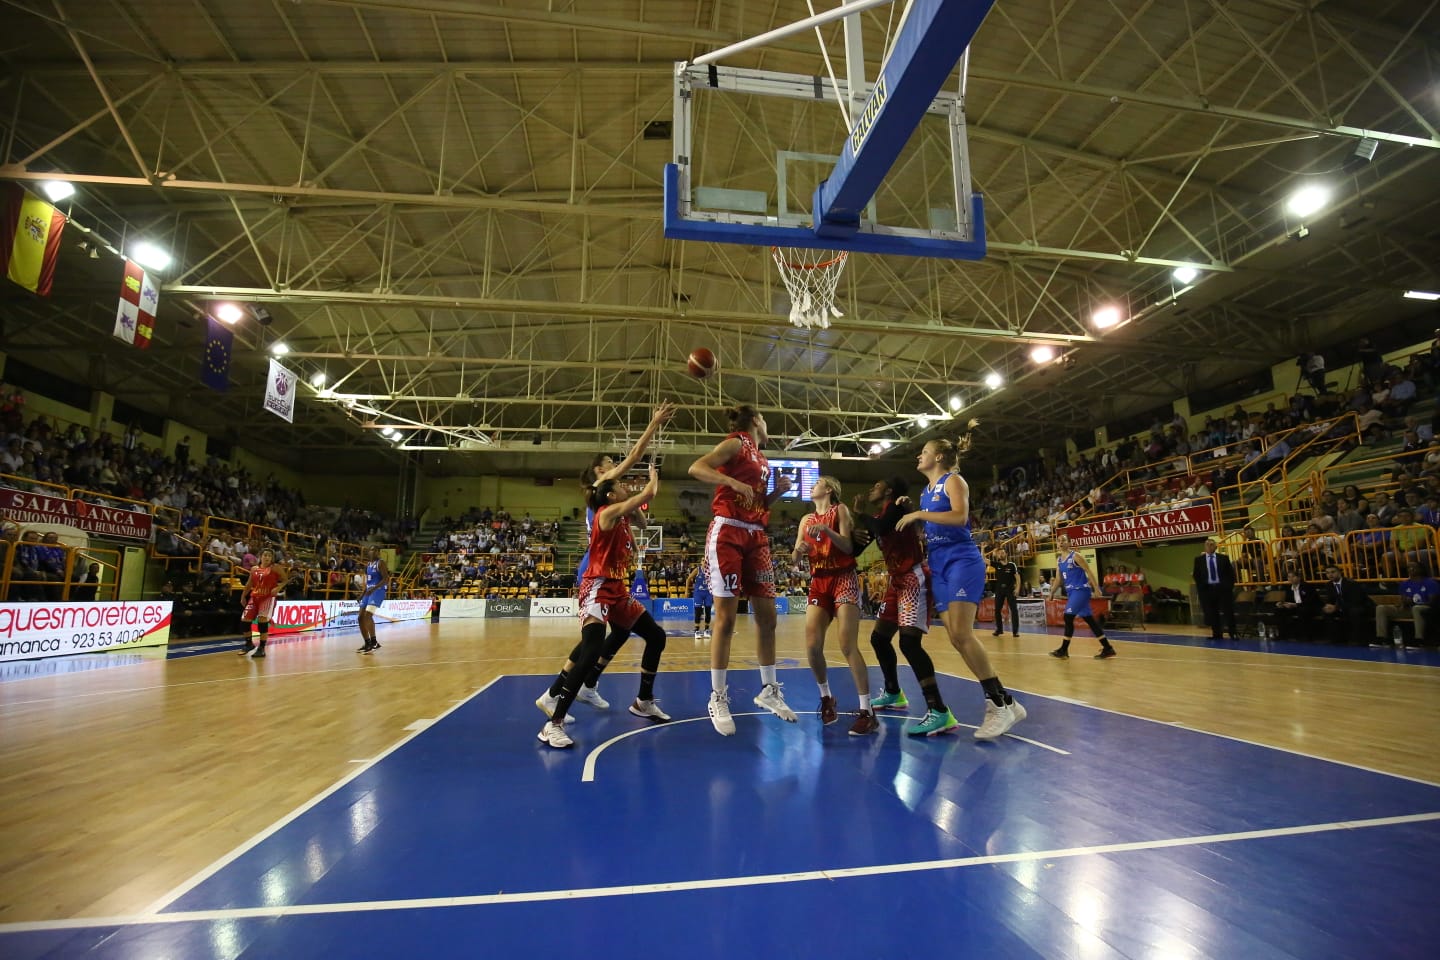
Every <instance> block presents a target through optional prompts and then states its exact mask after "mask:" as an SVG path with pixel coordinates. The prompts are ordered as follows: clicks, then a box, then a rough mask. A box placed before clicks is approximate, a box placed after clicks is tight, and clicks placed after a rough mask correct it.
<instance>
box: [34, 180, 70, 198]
mask: <svg viewBox="0 0 1440 960" xmlns="http://www.w3.org/2000/svg"><path fill="white" fill-rule="evenodd" d="M40 189H41V190H42V191H43V192H44V193H45V196H47V197H49V198H50V202H51V203H59V202H60V201H61V200H66V199H69V198H70V197H73V196H74V195H75V187H74V186H73V185H71V183H70V182H69V181H68V180H42V181H40Z"/></svg>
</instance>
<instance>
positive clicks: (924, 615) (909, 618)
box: [876, 566, 931, 633]
mask: <svg viewBox="0 0 1440 960" xmlns="http://www.w3.org/2000/svg"><path fill="white" fill-rule="evenodd" d="M930 607H931V600H930V571H929V570H928V569H926V568H925V567H924V566H919V567H911V568H910V569H909V570H908V571H906V572H905V573H902V574H900V575H899V576H895V575H893V574H892V575H891V577H890V586H889V587H887V588H886V590H885V599H884V600H883V601H882V602H881V603H880V612H879V613H878V614H877V615H876V619H877V620H884V621H885V622H886V623H894V624H898V625H899V626H901V627H913V628H915V629H916V630H919V631H920V632H921V633H925V632H926V630H927V629H928V628H929V626H930Z"/></svg>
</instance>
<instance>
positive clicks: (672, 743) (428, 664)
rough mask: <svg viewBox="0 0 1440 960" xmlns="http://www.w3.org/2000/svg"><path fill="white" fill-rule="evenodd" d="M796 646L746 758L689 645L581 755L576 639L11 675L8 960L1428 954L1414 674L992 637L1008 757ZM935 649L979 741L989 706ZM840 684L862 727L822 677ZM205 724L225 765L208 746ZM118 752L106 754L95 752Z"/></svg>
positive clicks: (540, 630) (1425, 801)
mask: <svg viewBox="0 0 1440 960" xmlns="http://www.w3.org/2000/svg"><path fill="white" fill-rule="evenodd" d="M482 624H483V625H482ZM672 626H673V625H672ZM800 628H801V624H800V621H799V618H782V621H781V633H780V650H781V655H782V660H781V667H782V669H781V674H780V676H781V680H782V681H783V682H785V683H786V684H787V694H788V696H789V699H790V701H791V702H792V704H794V705H795V706H796V707H797V709H799V710H801V711H802V712H801V714H800V720H799V722H798V723H796V724H793V725H792V724H786V723H783V722H782V721H780V720H778V719H777V718H775V717H773V716H770V715H768V714H763V715H762V714H761V712H759V711H758V708H753V712H752V711H746V710H742V709H741V707H740V705H741V704H747V703H748V699H749V697H750V696H752V695H753V694H754V693H755V692H756V688H758V683H759V681H758V674H757V673H756V672H755V671H754V670H753V664H752V663H747V662H737V663H736V664H735V667H736V669H735V670H734V671H733V672H732V691H733V698H734V701H735V703H736V705H737V707H736V711H737V727H738V730H737V735H736V736H734V737H733V738H726V737H720V736H718V735H716V733H715V732H714V731H713V730H712V729H711V726H710V723H709V721H708V718H707V717H706V715H705V699H706V696H707V695H708V692H709V676H708V673H707V672H706V670H705V667H706V666H707V660H708V656H707V653H708V652H707V650H706V645H705V644H704V643H703V642H697V641H695V640H693V639H692V638H690V637H689V636H688V635H686V634H684V633H681V632H680V631H676V630H673V629H672V636H671V638H670V640H669V648H668V650H667V653H666V658H665V663H664V665H663V666H662V673H661V676H660V678H659V681H658V683H657V694H658V695H659V696H660V697H662V702H663V706H664V707H665V709H666V710H667V712H669V713H670V714H671V715H672V716H673V717H674V718H675V719H674V720H673V721H672V722H671V723H668V724H654V725H652V724H649V723H647V722H646V721H642V720H640V719H637V718H635V717H632V716H631V715H629V714H628V713H627V712H625V710H624V704H625V703H626V702H627V696H628V695H631V694H633V684H634V683H635V681H636V675H635V674H634V672H633V671H634V670H635V668H636V663H637V661H636V657H637V656H638V651H635V650H631V649H630V648H627V649H626V650H625V651H623V652H622V654H621V656H620V658H619V659H617V662H616V665H615V667H613V668H612V670H611V671H610V672H609V673H607V675H606V677H605V678H604V679H603V680H602V682H601V685H600V688H601V690H602V692H603V693H604V694H605V695H606V696H607V697H608V698H609V699H610V702H611V705H610V708H609V709H608V710H605V711H598V710H594V709H592V708H590V707H588V706H585V705H577V707H576V712H577V715H578V720H577V722H576V723H575V724H574V726H573V735H574V737H575V739H576V746H575V748H574V749H571V750H567V751H555V750H551V749H549V748H547V747H546V746H544V745H543V744H540V743H538V742H536V739H535V733H536V731H537V730H538V729H539V727H540V725H541V724H542V722H543V719H544V718H543V717H542V716H541V714H540V713H539V711H538V710H536V708H535V706H534V704H533V700H534V698H535V696H536V695H537V693H538V692H539V691H540V690H541V689H542V688H543V686H544V685H545V683H546V682H547V680H548V675H547V673H546V671H547V669H553V668H554V667H555V666H557V665H558V663H559V661H560V660H562V659H563V658H564V655H565V653H566V652H568V649H569V646H570V645H571V644H572V643H573V633H574V631H573V628H572V625H571V624H570V623H569V622H568V621H549V622H546V621H529V622H528V623H526V622H522V621H514V622H510V621H490V622H483V621H471V622H463V621H458V622H457V621H446V622H442V623H440V624H433V625H432V624H421V625H410V624H395V625H387V626H384V627H382V629H381V633H380V636H381V640H382V643H383V644H384V647H383V649H382V650H381V651H380V652H379V653H378V654H376V655H374V656H373V657H364V658H361V657H359V656H358V655H357V654H355V652H354V650H353V647H354V644H355V641H356V636H355V635H354V634H353V633H351V634H345V633H337V634H334V635H309V636H305V635H302V637H304V638H303V639H296V640H293V641H291V642H289V643H283V644H277V645H275V646H274V647H272V652H271V656H270V658H269V659H268V660H267V661H265V662H263V663H257V662H254V661H249V660H245V659H241V658H237V657H235V656H234V655H233V653H231V652H230V651H229V650H216V651H214V652H211V653H208V654H204V655H199V656H188V657H183V658H175V659H169V660H156V661H150V662H143V663H133V664H121V665H116V666H112V667H108V668H97V669H92V670H85V671H76V672H74V673H69V674H62V675H56V676H48V677H21V678H19V679H13V680H11V681H9V682H4V683H0V716H3V717H4V718H5V727H6V730H7V737H6V747H5V754H6V756H5V767H6V769H7V770H11V771H16V770H21V769H25V768H26V767H27V766H31V765H33V764H35V763H39V764H41V768H40V769H36V770H33V771H32V776H30V777H25V776H12V777H11V778H8V780H7V787H6V790H5V804H4V807H5V810H6V811H7V813H6V819H7V820H8V821H9V823H8V825H7V830H6V833H7V835H8V836H9V837H10V838H11V839H10V842H9V843H8V844H7V846H8V848H9V849H10V851H11V853H12V856H14V857H15V859H13V860H12V861H11V863H10V865H9V866H8V867H7V880H8V885H9V887H10V889H11V890H12V896H11V899H10V901H9V905H8V907H7V909H6V911H5V912H6V914H7V919H8V920H9V922H7V923H5V924H4V925H3V926H0V954H3V955H4V956H6V957H43V956H95V957H126V956H183V957H239V956H255V957H260V956H287V957H302V956H326V955H329V956H334V955H342V956H394V955H397V954H407V953H408V954H413V953H415V952H417V951H418V952H420V953H423V954H424V955H427V956H474V955H475V953H476V951H477V949H478V950H480V951H481V952H483V953H485V954H489V953H492V952H494V953H497V954H498V953H499V952H501V951H506V952H514V951H523V950H526V949H536V945H537V942H539V941H544V942H545V943H546V944H548V945H550V946H551V947H553V948H569V947H570V946H572V945H570V944H566V943H565V942H564V941H563V936H564V935H565V932H566V931H571V930H574V931H578V932H579V933H578V934H577V936H580V937H582V938H583V939H585V940H587V941H588V942H589V943H591V944H593V945H602V944H603V945H604V952H610V951H615V952H619V951H621V950H624V951H627V952H628V950H630V949H632V948H633V949H639V950H647V951H650V952H653V953H656V954H659V955H664V956H725V955H731V954H732V953H733V952H735V951H737V950H739V951H745V950H749V951H759V950H771V951H780V952H783V953H786V954H790V955H802V956H807V955H819V954H822V953H829V954H832V955H836V956H875V955H878V954H881V953H884V952H886V951H894V950H897V949H902V948H903V949H906V950H915V951H919V952H921V953H932V952H937V951H947V950H961V951H968V950H977V951H983V952H985V953H986V954H987V955H994V956H1006V957H1012V956H1013V957H1057V956H1097V957H1150V956H1246V957H1250V956H1255V957H1297V958H1298V957H1303V958H1315V957H1348V956H1356V955H1360V954H1362V953H1363V954H1364V955H1367V956H1377V957H1421V956H1426V955H1428V951H1429V947H1430V946H1431V945H1433V943H1434V942H1435V941H1436V938H1437V936H1440V922H1437V920H1436V914H1435V912H1434V911H1433V910H1431V909H1429V903H1430V900H1431V893H1432V891H1433V889H1434V881H1435V879H1436V866H1435V865H1436V864H1437V863H1440V769H1437V765H1436V761H1435V756H1434V750H1433V746H1432V745H1431V744H1430V743H1429V736H1428V734H1427V733H1426V731H1428V730H1433V729H1436V724H1437V722H1440V716H1437V712H1436V711H1437V707H1436V704H1437V697H1436V688H1437V685H1440V670H1437V669H1436V667H1435V666H1433V665H1431V666H1416V665H1409V664H1397V663H1394V662H1390V663H1384V662H1363V661H1334V660H1322V659H1317V658H1314V657H1309V656H1294V655H1286V654H1277V653H1273V652H1270V653H1261V652H1248V651H1236V650H1221V649H1215V648H1211V647H1206V646H1186V645H1180V644H1174V643H1164V642H1147V641H1155V640H1160V639H1163V638H1158V637H1157V638H1146V637H1139V636H1137V637H1135V638H1134V639H1125V635H1123V634H1117V646H1118V649H1119V650H1120V656H1119V657H1118V658H1116V659H1115V660H1114V661H1104V662H1097V661H1093V660H1090V659H1088V658H1087V657H1085V656H1083V653H1084V650H1083V641H1077V648H1076V650H1075V651H1074V652H1075V654H1076V656H1075V657H1073V658H1072V660H1070V661H1068V662H1059V661H1055V660H1053V659H1052V658H1050V657H1049V656H1048V655H1047V654H1046V651H1047V650H1048V649H1049V648H1050V647H1051V646H1053V643H1054V640H1053V638H1051V637H1047V636H1043V635H1040V634H1032V633H1027V634H1024V635H1022V636H1021V637H1020V638H1019V639H1018V640H1016V639H1008V638H1007V639H1003V640H999V641H995V642H994V643H992V644H991V645H990V646H991V650H992V657H993V658H994V660H995V663H996V666H997V668H998V669H999V670H1000V673H1001V676H1002V677H1003V678H1005V680H1006V683H1007V685H1008V686H1009V687H1010V688H1011V689H1012V690H1014V691H1015V693H1016V695H1017V697H1019V698H1020V699H1021V700H1022V702H1024V703H1025V705H1026V707H1027V709H1028V711H1029V717H1028V718H1027V720H1026V721H1024V722H1023V723H1022V724H1020V725H1019V726H1017V727H1016V728H1015V730H1014V731H1012V733H1011V734H1010V735H1007V736H1005V737H1003V738H1002V739H1001V740H1000V741H998V742H995V743H980V742H977V741H975V740H974V739H973V738H972V737H971V736H970V733H971V731H972V729H973V728H971V727H968V726H963V725H962V727H961V728H960V729H959V730H958V731H956V733H955V734H953V735H946V736H942V737H937V738H932V739H913V738H910V737H906V736H905V735H904V734H903V733H902V725H903V724H904V723H905V722H906V720H905V719H904V718H903V717H901V716H889V717H886V719H885V722H884V724H883V727H882V730H881V732H880V734H879V735H877V736H873V737H865V738H854V737H849V736H848V735H847V734H846V727H847V724H846V723H843V722H842V723H837V724H835V725H834V726H831V727H828V728H827V727H823V726H822V725H821V724H820V722H819V719H818V716H817V715H816V714H815V713H813V712H803V711H807V709H808V710H811V711H813V709H814V704H813V702H812V701H814V700H815V698H816V694H815V692H814V687H813V681H811V679H810V677H809V671H808V670H806V669H804V668H803V667H801V666H798V665H797V662H796V657H797V656H803V637H802V636H801V629H800ZM866 629H867V630H868V628H866ZM751 636H752V635H751V633H750V626H749V624H748V622H742V624H741V627H740V629H739V631H738V632H737V637H736V647H735V650H736V654H737V658H738V657H741V656H743V654H744V652H745V651H746V649H747V646H748V644H749V642H750V639H751ZM928 646H929V647H930V648H931V649H934V650H935V651H936V653H937V657H936V659H937V666H939V668H940V669H941V670H942V671H944V673H943V674H942V691H943V693H944V694H945V696H946V698H947V701H948V702H950V703H951V704H952V707H953V709H954V710H955V713H956V715H957V717H959V719H960V720H961V722H962V724H966V723H974V722H977V721H978V716H979V707H980V694H979V689H978V685H976V684H975V683H973V682H972V681H969V680H967V679H963V677H964V676H965V674H964V668H963V666H962V665H961V664H960V663H959V658H958V657H957V656H956V655H955V654H953V652H951V651H949V650H948V649H941V648H942V647H943V646H944V645H943V641H940V643H939V645H937V642H936V640H932V641H931V642H930V643H929V644H928ZM901 678H902V683H903V684H904V685H905V687H906V689H907V691H908V693H909V695H910V697H911V702H912V704H913V703H916V702H919V696H918V690H917V689H916V688H915V686H914V681H913V677H911V676H909V674H908V671H907V670H906V668H905V667H904V666H903V664H902V666H901ZM872 681H873V682H874V683H876V684H877V685H878V683H879V673H878V670H874V669H872ZM832 682H834V683H835V684H836V692H837V697H838V699H839V701H840V704H841V706H842V709H843V708H845V707H846V706H847V705H848V706H849V708H851V709H853V692H852V691H850V690H849V689H848V687H849V684H848V682H847V681H845V680H844V671H843V666H842V663H841V662H840V661H836V662H835V663H834V665H833V666H832ZM1182 692H1183V696H1182ZM1362 694H1363V695H1362ZM61 703H64V704H68V705H69V713H70V715H71V716H72V717H73V729H72V730H69V731H67V730H62V729H56V726H55V724H54V723H53V722H52V718H53V717H54V715H55V710H56V708H57V707H58V706H59V704H61ZM911 712H914V711H913V710H912V711H911ZM222 717H228V718H231V723H230V724H229V726H230V728H231V731H232V735H231V736H226V737H214V736H212V735H210V734H208V733H202V734H200V735H198V736H197V735H196V734H195V733H194V731H196V730H206V729H208V728H209V727H211V726H212V725H213V724H215V723H216V722H217V721H219V719H220V718H222ZM141 718H144V719H143V721H142V720H141ZM842 720H843V717H842ZM116 725H126V726H128V727H129V728H130V730H131V738H130V741H129V742H130V743H131V747H132V748H131V749H130V750H128V751H119V752H121V753H123V754H125V755H124V756H123V758H117V756H116V754H115V753H114V752H113V751H117V750H118V748H117V747H116V746H115V745H114V744H113V743H110V742H107V737H106V736H105V735H103V734H100V733H97V732H96V731H103V730H108V729H113V728H114V727H115V726H116ZM158 744H164V746H163V747H160V746H158ZM61 755H63V756H64V757H65V759H64V760H59V759H56V757H58V756H61ZM39 758H47V759H39ZM197 774H198V775H197ZM42 775H43V779H42ZM39 782H43V783H44V784H46V785H47V787H46V789H43V790H36V789H34V787H32V786H30V785H31V784H36V783H39ZM92 805H93V806H92ZM162 851H163V852H162ZM1337 902H1343V903H1345V904H1346V905H1347V909H1346V910H1344V911H1337V910H1336V909H1335V908H1334V905H1335V903H1337ZM47 913H48V914H49V916H48V917H47V916H46V914H47ZM562 925H563V926H562ZM1382 930H1383V933H1382ZM417 937H420V938H422V939H420V940H417ZM555 938H562V939H560V940H556V939H555ZM421 944H423V946H421ZM631 945H633V947H632V946H631Z"/></svg>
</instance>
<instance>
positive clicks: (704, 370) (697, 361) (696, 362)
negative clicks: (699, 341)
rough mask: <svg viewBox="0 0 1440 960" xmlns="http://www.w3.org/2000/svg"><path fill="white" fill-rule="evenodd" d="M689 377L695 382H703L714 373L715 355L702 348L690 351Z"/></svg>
mask: <svg viewBox="0 0 1440 960" xmlns="http://www.w3.org/2000/svg"><path fill="white" fill-rule="evenodd" d="M688 366H689V368H690V376H692V377H694V378H696V379H697V380H704V379H705V378H706V377H708V376H710V374H712V373H714V372H715V354H713V353H711V352H710V351H709V350H707V349H705V348H704V347H696V348H695V349H694V350H691V351H690V361H689V364H688Z"/></svg>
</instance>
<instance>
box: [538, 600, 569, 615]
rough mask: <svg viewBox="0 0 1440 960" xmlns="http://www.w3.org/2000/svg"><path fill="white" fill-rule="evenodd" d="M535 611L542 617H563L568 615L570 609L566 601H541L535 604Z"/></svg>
mask: <svg viewBox="0 0 1440 960" xmlns="http://www.w3.org/2000/svg"><path fill="white" fill-rule="evenodd" d="M535 612H536V613H538V614H539V615H540V616H542V617H563V616H569V615H570V612H571V609H570V604H568V603H541V604H538V605H536V607H535Z"/></svg>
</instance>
